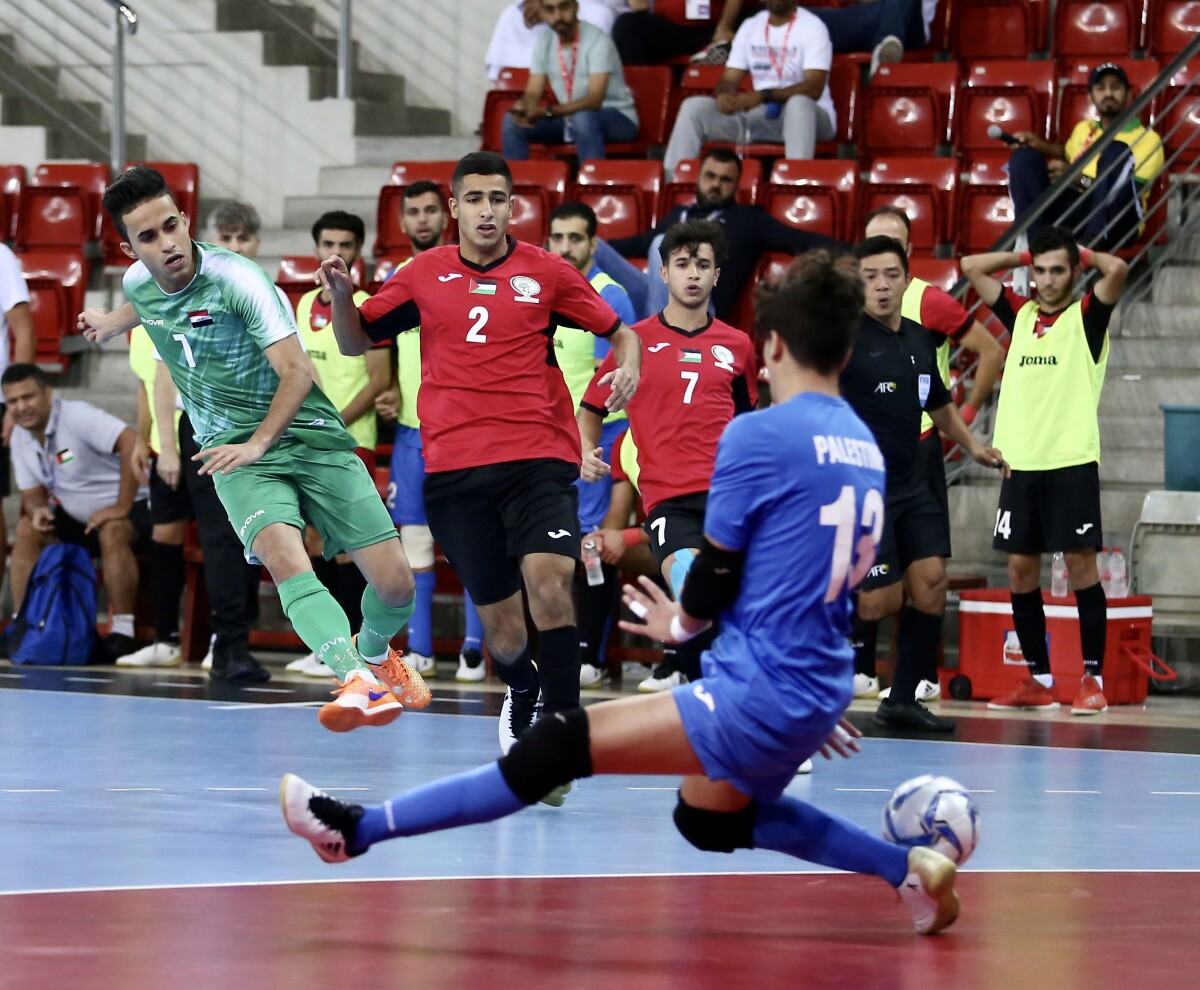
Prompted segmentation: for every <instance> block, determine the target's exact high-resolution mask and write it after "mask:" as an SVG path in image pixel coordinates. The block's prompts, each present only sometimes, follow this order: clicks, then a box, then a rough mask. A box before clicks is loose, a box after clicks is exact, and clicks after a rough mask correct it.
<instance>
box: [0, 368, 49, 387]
mask: <svg viewBox="0 0 1200 990" xmlns="http://www.w3.org/2000/svg"><path fill="white" fill-rule="evenodd" d="M31 378H32V379H33V380H34V381H35V382H37V386H38V388H49V387H50V379H49V378H47V377H46V372H44V371H42V369H41V368H39V367H38V366H37V365H36V364H29V363H21V364H10V365H9V366H8V367H7V368H5V369H4V374H3V375H0V386H2V385H16V384H17V382H27V381H29V379H31Z"/></svg>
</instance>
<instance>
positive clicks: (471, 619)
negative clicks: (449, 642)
mask: <svg viewBox="0 0 1200 990" xmlns="http://www.w3.org/2000/svg"><path fill="white" fill-rule="evenodd" d="M463 611H464V612H465V613H466V617H467V634H466V636H464V637H463V645H462V648H463V652H464V653H465V652H466V651H467V650H480V651H482V650H483V620H482V619H481V618H479V613H478V612H477V611H476V610H475V603H474V602H473V601H471V596H470V595H469V594H467V592H466V591H464V592H463Z"/></svg>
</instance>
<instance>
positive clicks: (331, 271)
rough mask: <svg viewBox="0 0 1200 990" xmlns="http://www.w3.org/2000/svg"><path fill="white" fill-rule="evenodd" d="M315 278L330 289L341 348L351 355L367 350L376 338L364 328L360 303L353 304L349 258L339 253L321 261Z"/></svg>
mask: <svg viewBox="0 0 1200 990" xmlns="http://www.w3.org/2000/svg"><path fill="white" fill-rule="evenodd" d="M314 278H315V279H316V281H317V284H318V285H320V286H321V287H322V288H323V289H328V290H329V295H330V300H331V306H330V311H331V316H332V318H333V335H334V336H335V337H336V338H337V342H338V350H339V351H341V352H342V353H343V354H347V355H350V356H352V357H353V356H356V355H359V354H366V353H367V351H369V350H370V349H371V347H372V345H373V343H374V342H373V341H372V340H371V338H370V337H368V336H367V335H366V332H365V331H364V330H363V328H362V320H360V319H359V316H358V307H357V306H355V305H354V281H353V279H351V277H350V270H349V269H348V268H347V267H346V262H344V261H343V260H342V259H341V258H339V257H337V256H336V255H334V256H333V257H332V258H327V259H326V260H324V261H322V262H321V267H320V268H318V269H317V272H316V275H315V276H314ZM297 346H299V345H297ZM268 353H269V349H268Z"/></svg>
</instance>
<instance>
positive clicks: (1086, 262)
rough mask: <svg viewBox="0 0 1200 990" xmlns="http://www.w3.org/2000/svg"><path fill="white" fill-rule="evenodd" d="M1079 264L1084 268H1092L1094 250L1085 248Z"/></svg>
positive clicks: (1081, 252) (1080, 254) (1080, 253)
mask: <svg viewBox="0 0 1200 990" xmlns="http://www.w3.org/2000/svg"><path fill="white" fill-rule="evenodd" d="M1079 263H1080V264H1081V265H1082V266H1083V267H1084V268H1091V267H1092V249H1091V248H1084V249H1083V250H1082V251H1080V252H1079Z"/></svg>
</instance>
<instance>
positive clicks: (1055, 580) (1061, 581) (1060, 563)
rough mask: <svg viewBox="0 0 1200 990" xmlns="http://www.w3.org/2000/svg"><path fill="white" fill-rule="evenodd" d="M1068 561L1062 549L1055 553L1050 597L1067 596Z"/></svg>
mask: <svg viewBox="0 0 1200 990" xmlns="http://www.w3.org/2000/svg"><path fill="white" fill-rule="evenodd" d="M1067 590H1068V586H1067V561H1066V558H1065V557H1063V555H1062V551H1059V552H1058V553H1056V554H1055V555H1054V563H1053V565H1051V567H1050V597H1052V598H1066V597H1067Z"/></svg>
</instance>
